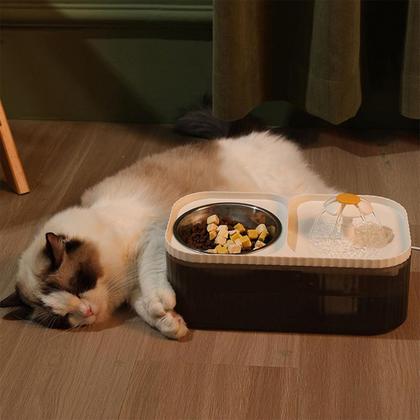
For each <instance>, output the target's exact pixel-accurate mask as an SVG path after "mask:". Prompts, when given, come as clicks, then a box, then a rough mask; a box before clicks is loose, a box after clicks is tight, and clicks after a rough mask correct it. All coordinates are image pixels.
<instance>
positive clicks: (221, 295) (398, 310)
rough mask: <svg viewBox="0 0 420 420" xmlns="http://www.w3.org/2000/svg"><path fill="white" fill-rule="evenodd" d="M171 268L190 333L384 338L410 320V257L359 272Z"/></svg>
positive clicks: (173, 264) (173, 263) (175, 264)
mask: <svg viewBox="0 0 420 420" xmlns="http://www.w3.org/2000/svg"><path fill="white" fill-rule="evenodd" d="M167 267H168V279H169V282H170V283H171V285H172V287H173V288H174V290H175V292H176V298H177V306H176V310H177V311H178V312H179V313H180V314H181V315H182V316H183V317H184V319H185V321H186V322H187V324H188V326H189V327H191V328H197V329H222V330H223V329H229V330H254V331H258V330H260V331H284V332H286V331H288V332H312V333H336V334H379V333H384V332H388V331H391V330H393V329H394V328H396V327H398V326H399V325H401V324H402V323H403V322H404V321H405V319H406V317H407V304H408V285H409V277H410V259H408V260H407V261H405V262H404V263H402V264H400V265H398V266H395V267H389V268H382V269H355V268H325V267H286V266H270V267H268V266H248V265H247V266H244V265H230V264H222V265H220V264H217V265H216V264H191V263H186V262H184V261H180V260H177V259H175V258H173V257H172V256H170V255H169V254H167Z"/></svg>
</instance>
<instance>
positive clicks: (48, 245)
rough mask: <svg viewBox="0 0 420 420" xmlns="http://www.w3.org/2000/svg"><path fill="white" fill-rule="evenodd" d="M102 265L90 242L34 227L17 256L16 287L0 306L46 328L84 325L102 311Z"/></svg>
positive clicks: (105, 309) (103, 315)
mask: <svg viewBox="0 0 420 420" xmlns="http://www.w3.org/2000/svg"><path fill="white" fill-rule="evenodd" d="M103 276H104V267H103V266H102V265H101V262H100V258H99V250H98V248H97V246H95V244H94V243H92V242H90V241H87V240H83V239H79V238H77V237H69V236H66V235H64V234H60V233H58V232H54V233H53V232H47V233H40V234H39V235H38V236H37V238H35V240H34V241H33V243H32V244H31V245H30V246H29V247H28V249H27V250H26V251H25V252H24V253H23V255H22V257H21V258H20V260H19V268H18V274H17V281H16V290H15V292H14V293H12V294H11V295H10V296H8V297H7V298H6V299H4V300H2V301H1V302H0V307H19V311H18V312H19V313H20V314H21V315H20V316H21V317H23V318H25V319H31V320H33V321H34V322H37V323H40V324H42V325H44V326H46V327H51V328H62V329H64V328H71V327H75V326H81V325H89V324H93V323H95V322H99V321H101V320H104V319H106V318H107V317H108V315H109V314H108V313H107V312H108V305H107V302H108V298H109V296H108V291H107V289H106V287H105V285H104V284H103V282H102V281H101V279H102V278H103Z"/></svg>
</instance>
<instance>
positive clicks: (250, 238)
mask: <svg viewBox="0 0 420 420" xmlns="http://www.w3.org/2000/svg"><path fill="white" fill-rule="evenodd" d="M206 222H207V224H206V230H205V231H206V233H207V235H208V236H207V237H203V235H201V234H199V229H200V227H201V226H202V224H196V225H195V226H196V228H195V232H196V233H194V234H193V236H194V237H193V238H192V239H191V240H188V244H189V245H191V246H192V247H193V248H196V249H200V250H205V251H206V252H208V253H210V254H241V253H245V252H249V251H252V250H256V249H260V248H262V247H264V246H265V245H266V244H265V242H264V241H265V240H266V239H267V237H268V235H269V233H268V229H267V227H266V225H265V224H264V223H260V224H259V225H258V226H256V227H250V226H244V225H243V224H242V223H239V222H234V221H233V220H231V219H229V218H225V219H223V218H221V217H219V216H218V215H217V214H212V215H211V216H208V217H207V219H206ZM193 230H194V229H193ZM209 245H210V246H209Z"/></svg>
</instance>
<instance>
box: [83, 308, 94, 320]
mask: <svg viewBox="0 0 420 420" xmlns="http://www.w3.org/2000/svg"><path fill="white" fill-rule="evenodd" d="M83 315H84V316H85V317H86V318H87V317H89V316H92V315H93V311H92V308H91V307H90V306H88V307H87V308H86V309H85V311H84V312H83Z"/></svg>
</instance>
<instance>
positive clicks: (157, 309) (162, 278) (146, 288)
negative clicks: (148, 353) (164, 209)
mask: <svg viewBox="0 0 420 420" xmlns="http://www.w3.org/2000/svg"><path fill="white" fill-rule="evenodd" d="M164 236H165V229H164V227H163V226H162V225H160V224H159V225H156V226H155V227H154V228H151V229H149V230H148V231H147V233H146V234H145V235H143V238H142V241H141V244H140V253H139V259H138V272H139V281H140V290H139V291H138V292H136V293H135V294H134V295H133V296H132V297H131V304H132V306H133V308H134V309H135V310H136V312H137V313H138V314H139V315H140V316H141V317H142V318H143V319H144V321H146V322H147V323H148V324H149V325H151V326H152V327H154V328H156V329H158V330H159V331H160V332H161V333H162V334H164V335H165V336H166V337H169V338H175V339H179V338H182V337H183V336H185V335H186V334H187V332H188V328H187V326H186V324H185V322H184V320H183V319H182V317H181V315H179V314H177V313H176V312H175V311H174V308H175V304H176V298H175V292H174V291H173V289H172V286H171V285H170V284H169V282H168V280H167V278H166V255H165V245H164Z"/></svg>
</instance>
